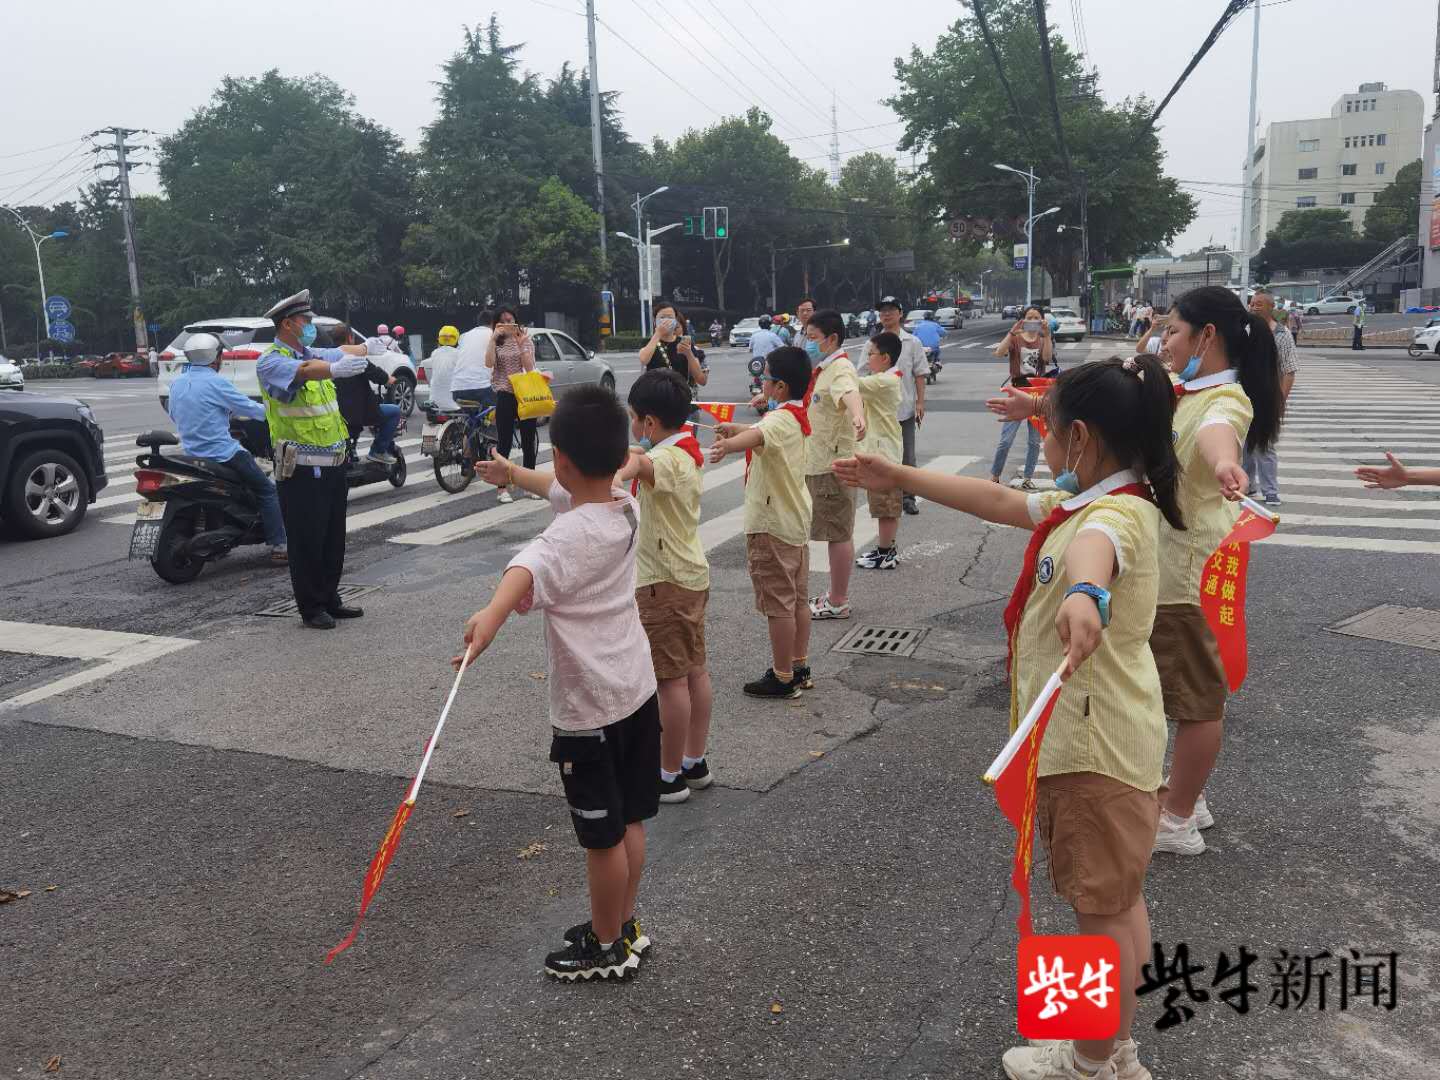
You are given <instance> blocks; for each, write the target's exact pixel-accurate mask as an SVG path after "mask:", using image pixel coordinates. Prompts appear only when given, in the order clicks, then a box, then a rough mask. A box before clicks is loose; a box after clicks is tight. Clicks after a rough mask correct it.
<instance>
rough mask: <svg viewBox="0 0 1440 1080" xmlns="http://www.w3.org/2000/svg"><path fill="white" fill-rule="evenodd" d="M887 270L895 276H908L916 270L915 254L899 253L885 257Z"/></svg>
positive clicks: (908, 252) (910, 252)
mask: <svg viewBox="0 0 1440 1080" xmlns="http://www.w3.org/2000/svg"><path fill="white" fill-rule="evenodd" d="M885 269H886V270H888V271H890V272H891V273H893V274H908V273H909V272H910V271H912V270H914V269H915V252H913V251H897V252H895V253H894V254H892V255H886V256H885Z"/></svg>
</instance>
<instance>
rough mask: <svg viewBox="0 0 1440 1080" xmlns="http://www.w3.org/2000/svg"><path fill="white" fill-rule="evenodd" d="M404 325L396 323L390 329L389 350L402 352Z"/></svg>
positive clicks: (403, 348)
mask: <svg viewBox="0 0 1440 1080" xmlns="http://www.w3.org/2000/svg"><path fill="white" fill-rule="evenodd" d="M404 341H405V327H403V326H401V325H400V324H399V323H396V324H395V326H394V327H393V328H392V329H391V331H390V351H391V352H398V353H403V352H404V351H405V345H404V344H403V343H404Z"/></svg>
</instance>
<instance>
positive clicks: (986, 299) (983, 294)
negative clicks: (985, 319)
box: [980, 267, 995, 315]
mask: <svg viewBox="0 0 1440 1080" xmlns="http://www.w3.org/2000/svg"><path fill="white" fill-rule="evenodd" d="M994 272H995V268H994V267H991V268H990V269H989V270H982V271H980V314H982V315H983V314H985V309H986V308H987V307H989V306H990V293H989V291H988V290H987V289H986V288H985V276H986V275H987V274H993V273H994Z"/></svg>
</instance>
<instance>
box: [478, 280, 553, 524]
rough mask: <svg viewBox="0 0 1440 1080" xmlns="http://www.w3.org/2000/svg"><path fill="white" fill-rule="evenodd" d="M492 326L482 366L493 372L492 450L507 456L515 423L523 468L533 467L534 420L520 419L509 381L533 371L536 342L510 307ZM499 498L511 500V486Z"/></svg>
mask: <svg viewBox="0 0 1440 1080" xmlns="http://www.w3.org/2000/svg"><path fill="white" fill-rule="evenodd" d="M491 328H492V329H493V330H494V333H493V334H491V335H490V344H489V345H488V346H486V349H485V366H486V367H487V368H491V369H492V370H493V371H494V378H493V382H492V385H493V386H494V387H495V428H496V432H497V434H498V436H499V442H498V444H497V445H496V447H495V449H496V451H497V452H498V453H499V454H500V456H501V457H503V458H507V459H508V458H509V457H510V448H511V446H512V445H513V444H514V437H515V426H516V425H517V424H518V425H519V426H520V450H521V453H522V454H523V455H524V459H525V468H527V469H533V468H534V467H535V462H536V460H537V458H538V457H539V439H540V436H539V432H538V430H537V421H536V420H535V419H534V418H533V417H531V418H530V419H528V420H521V419H520V418H519V408H520V403H519V399H518V398H517V397H516V396H515V390H514V388H513V387H512V386H511V385H510V380H511V379H512V378H514V377H515V376H516V375H521V374H524V373H525V372H532V371H534V370H535V344H534V342H532V341H531V340H530V335H529V333H528V332H526V330H525V327H523V326H521V325H520V320H519V319H517V318H516V317H515V312H514V311H513V310H512V309H511V308H508V307H502V308H498V309H497V310H496V312H495V321H494V322H493V323H491ZM526 496H527V497H528V498H531V499H536V498H539V496H538V495H533V494H531V493H529V492H526ZM499 501H500V502H502V503H508V502H514V501H515V493H514V490H513V488H506V489H505V490H503V491H501V492H500V500H499Z"/></svg>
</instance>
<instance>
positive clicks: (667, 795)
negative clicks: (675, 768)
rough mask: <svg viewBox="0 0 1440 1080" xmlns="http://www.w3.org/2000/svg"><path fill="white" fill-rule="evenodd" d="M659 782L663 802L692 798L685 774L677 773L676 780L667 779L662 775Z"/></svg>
mask: <svg viewBox="0 0 1440 1080" xmlns="http://www.w3.org/2000/svg"><path fill="white" fill-rule="evenodd" d="M659 782H660V801H661V802H671V803H674V802H684V801H685V800H686V799H688V798H690V785H689V784H687V783H685V778H684V777H683V776H679V775H676V777H675V779H674V780H666V779H665V778H664V777H663V776H662V777H660V781H659Z"/></svg>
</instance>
